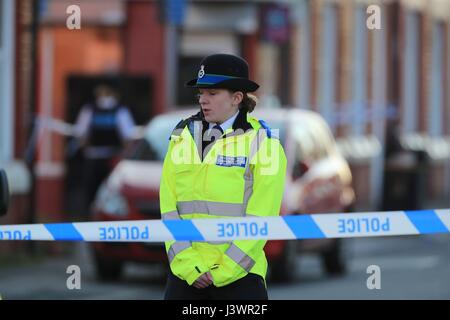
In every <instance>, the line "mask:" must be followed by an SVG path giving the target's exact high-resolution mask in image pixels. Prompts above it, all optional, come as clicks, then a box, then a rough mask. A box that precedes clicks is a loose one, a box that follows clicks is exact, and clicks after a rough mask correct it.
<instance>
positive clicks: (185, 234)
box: [163, 220, 205, 241]
mask: <svg viewBox="0 0 450 320" xmlns="http://www.w3.org/2000/svg"><path fill="white" fill-rule="evenodd" d="M163 222H164V224H165V225H166V227H167V228H168V229H169V231H170V232H171V233H172V235H173V237H174V238H175V240H191V241H195V240H197V241H201V240H205V238H204V237H203V236H202V234H201V233H200V232H199V231H198V230H197V228H196V227H195V226H194V224H193V223H192V221H188V220H164V221H163Z"/></svg>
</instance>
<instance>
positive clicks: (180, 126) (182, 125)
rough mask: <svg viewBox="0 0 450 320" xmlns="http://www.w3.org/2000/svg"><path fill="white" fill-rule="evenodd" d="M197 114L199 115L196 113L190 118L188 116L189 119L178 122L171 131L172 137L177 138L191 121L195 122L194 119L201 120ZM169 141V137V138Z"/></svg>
mask: <svg viewBox="0 0 450 320" xmlns="http://www.w3.org/2000/svg"><path fill="white" fill-rule="evenodd" d="M199 114H200V113H196V114H194V115H192V116H190V117H189V118H186V119H183V120H181V121H180V122H178V124H177V125H176V126H175V128H174V129H173V130H172V134H171V136H172V135H175V136H179V135H181V132H182V131H183V129H184V128H185V127H186V126H187V125H188V124H189V123H190V122H191V121H192V120H196V119H201V118H199ZM169 140H170V137H169Z"/></svg>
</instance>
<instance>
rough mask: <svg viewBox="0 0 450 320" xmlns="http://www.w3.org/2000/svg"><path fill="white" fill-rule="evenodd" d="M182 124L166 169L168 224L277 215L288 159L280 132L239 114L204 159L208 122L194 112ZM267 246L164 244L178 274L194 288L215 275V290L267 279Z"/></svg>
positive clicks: (164, 213)
mask: <svg viewBox="0 0 450 320" xmlns="http://www.w3.org/2000/svg"><path fill="white" fill-rule="evenodd" d="M180 123H181V125H180V124H179V125H178V126H177V128H176V130H174V132H173V133H172V135H171V138H170V142H169V148H168V151H167V154H166V157H165V160H164V165H163V172H162V177H161V185H160V207H161V217H162V219H163V220H165V219H193V218H227V217H228V218H229V217H245V216H249V217H255V216H256V217H267V216H277V215H279V211H280V206H281V201H282V197H283V191H284V182H285V175H286V156H285V154H284V151H283V147H282V146H281V143H280V142H279V140H278V138H276V137H275V136H274V133H275V134H276V132H274V131H276V130H274V131H271V130H270V128H268V127H267V125H266V124H265V123H264V121H258V120H257V119H255V118H253V117H251V116H250V115H248V114H247V113H243V112H240V113H239V115H238V117H237V119H236V121H235V123H234V124H233V128H230V129H229V130H227V131H226V132H225V133H224V134H223V135H222V136H221V138H219V139H217V140H216V141H215V142H213V144H212V146H211V147H210V148H207V149H209V151H208V152H207V154H206V155H205V157H204V158H203V157H202V152H201V145H202V144H201V138H202V135H201V133H202V132H203V131H204V130H202V127H204V126H205V125H207V122H205V121H204V120H202V118H201V117H200V115H199V114H197V115H195V116H192V117H191V118H189V119H187V120H185V121H184V122H180ZM244 129H247V130H245V131H244ZM196 133H200V134H196ZM195 140H197V143H196V141H195ZM265 244H266V240H234V241H232V242H215V243H209V242H195V241H167V242H166V243H165V245H166V250H167V255H168V258H169V263H170V268H171V271H172V273H173V274H174V275H176V276H178V277H179V278H180V279H182V280H185V281H187V283H188V284H189V285H191V284H192V283H193V282H195V280H196V279H197V278H198V277H199V276H200V275H201V274H203V273H205V272H208V271H210V273H211V275H212V278H213V282H214V285H215V286H216V287H221V286H225V285H227V284H229V283H232V282H234V281H236V280H238V279H240V278H242V277H244V276H245V275H247V274H248V273H249V272H250V273H255V274H258V275H260V276H261V277H263V278H264V279H265V277H266V273H267V260H266V256H265V254H264V250H263V248H264V246H265Z"/></svg>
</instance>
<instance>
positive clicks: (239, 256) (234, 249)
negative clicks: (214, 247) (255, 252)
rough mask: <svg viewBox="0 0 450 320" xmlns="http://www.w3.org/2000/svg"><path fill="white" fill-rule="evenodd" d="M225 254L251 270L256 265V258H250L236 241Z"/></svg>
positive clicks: (247, 269)
mask: <svg viewBox="0 0 450 320" xmlns="http://www.w3.org/2000/svg"><path fill="white" fill-rule="evenodd" d="M225 254H226V255H227V256H228V257H230V258H231V259H232V260H233V261H234V262H236V263H237V264H238V265H240V266H241V267H242V268H243V269H244V270H246V271H247V272H249V271H250V270H251V269H252V267H253V266H254V265H255V260H253V259H252V258H250V256H248V255H247V254H246V253H245V252H244V251H242V250H241V249H239V247H238V246H236V245H235V244H234V243H232V244H231V245H230V247H229V248H228V249H227V251H225Z"/></svg>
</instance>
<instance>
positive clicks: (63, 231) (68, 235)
mask: <svg viewBox="0 0 450 320" xmlns="http://www.w3.org/2000/svg"><path fill="white" fill-rule="evenodd" d="M44 226H45V227H46V228H47V230H48V231H49V232H50V233H51V235H52V236H53V238H55V240H68V241H80V240H84V239H83V236H82V235H81V234H80V233H79V232H78V231H77V229H75V227H74V226H73V224H72V223H50V224H44Z"/></svg>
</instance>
